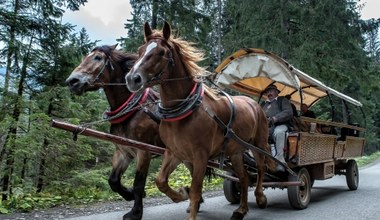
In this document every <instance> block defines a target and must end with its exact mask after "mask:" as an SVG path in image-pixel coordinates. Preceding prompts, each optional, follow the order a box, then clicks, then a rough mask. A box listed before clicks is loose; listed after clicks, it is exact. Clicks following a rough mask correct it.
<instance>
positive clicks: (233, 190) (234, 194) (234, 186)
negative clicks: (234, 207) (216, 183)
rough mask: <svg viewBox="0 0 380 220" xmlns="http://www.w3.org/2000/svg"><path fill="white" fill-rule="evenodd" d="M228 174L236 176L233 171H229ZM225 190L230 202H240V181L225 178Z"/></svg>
mask: <svg viewBox="0 0 380 220" xmlns="http://www.w3.org/2000/svg"><path fill="white" fill-rule="evenodd" d="M228 175H230V176H234V175H233V174H232V173H228ZM223 191H224V196H225V197H226V199H227V201H229V202H230V203H232V204H238V203H239V202H240V184H239V183H238V182H235V181H232V180H229V179H224V182H223Z"/></svg>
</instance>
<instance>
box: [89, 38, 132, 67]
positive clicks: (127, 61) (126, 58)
mask: <svg viewBox="0 0 380 220" xmlns="http://www.w3.org/2000/svg"><path fill="white" fill-rule="evenodd" d="M92 51H100V52H103V53H105V54H106V56H107V57H109V58H110V59H111V60H113V61H114V62H116V63H117V64H118V65H119V66H120V68H121V70H122V72H124V73H127V72H129V70H130V69H131V68H132V67H133V65H134V64H135V62H136V60H137V59H138V55H137V54H133V53H127V52H124V51H121V50H116V49H114V47H113V46H108V45H103V46H98V47H95V48H94V49H93V50H92Z"/></svg>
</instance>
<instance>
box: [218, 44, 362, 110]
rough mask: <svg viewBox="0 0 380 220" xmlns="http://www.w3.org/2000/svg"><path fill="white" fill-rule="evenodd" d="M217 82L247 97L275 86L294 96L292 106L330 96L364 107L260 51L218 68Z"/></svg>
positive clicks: (238, 56)
mask: <svg viewBox="0 0 380 220" xmlns="http://www.w3.org/2000/svg"><path fill="white" fill-rule="evenodd" d="M216 73H217V75H216V77H215V80H214V81H215V83H216V84H217V85H219V86H221V87H222V88H223V87H229V88H232V89H234V90H237V91H240V92H243V93H247V94H248V95H253V96H260V95H262V92H263V91H264V90H265V88H266V87H267V86H268V85H270V84H274V85H276V86H277V88H278V89H279V90H280V95H283V96H285V95H291V100H292V102H293V103H297V104H299V103H301V93H300V90H302V102H303V103H305V104H307V105H311V104H313V103H314V102H316V101H318V100H319V99H320V98H322V97H325V96H327V94H328V93H330V94H333V95H335V96H337V97H339V98H341V99H344V100H346V101H348V102H350V103H352V104H354V105H356V106H362V104H361V103H360V102H359V101H357V100H355V99H353V98H351V97H349V96H346V95H344V94H342V93H340V92H338V91H336V90H334V89H332V88H330V87H328V86H326V85H324V84H323V83H322V82H320V81H319V80H316V79H314V78H312V77H311V76H309V75H307V74H306V73H304V72H302V71H300V70H298V69H296V68H294V67H293V66H291V65H289V64H288V63H287V62H286V61H285V60H283V59H281V58H279V57H278V56H276V55H274V54H272V53H269V52H266V51H264V50H260V49H249V50H248V51H247V50H240V51H238V52H236V53H235V54H233V55H232V56H230V57H229V58H227V59H226V60H225V61H224V62H223V63H222V64H221V65H220V66H219V67H218V68H217V69H216Z"/></svg>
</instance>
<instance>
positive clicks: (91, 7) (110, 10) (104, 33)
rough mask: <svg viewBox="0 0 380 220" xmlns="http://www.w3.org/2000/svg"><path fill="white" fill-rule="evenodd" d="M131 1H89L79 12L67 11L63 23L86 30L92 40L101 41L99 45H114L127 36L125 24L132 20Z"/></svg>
mask: <svg viewBox="0 0 380 220" xmlns="http://www.w3.org/2000/svg"><path fill="white" fill-rule="evenodd" d="M131 11H132V8H131V6H130V4H129V0H88V2H87V3H86V4H85V5H84V6H81V7H80V8H79V10H78V11H70V10H68V11H66V12H65V14H64V15H63V18H62V21H63V23H66V22H67V23H71V24H73V25H76V30H77V31H79V30H81V29H82V28H85V29H86V31H87V33H88V35H89V36H90V39H91V40H93V41H94V40H101V41H100V42H98V45H113V44H115V43H117V42H116V39H118V38H120V37H126V36H127V30H126V29H124V24H125V23H127V19H131V18H132V15H131Z"/></svg>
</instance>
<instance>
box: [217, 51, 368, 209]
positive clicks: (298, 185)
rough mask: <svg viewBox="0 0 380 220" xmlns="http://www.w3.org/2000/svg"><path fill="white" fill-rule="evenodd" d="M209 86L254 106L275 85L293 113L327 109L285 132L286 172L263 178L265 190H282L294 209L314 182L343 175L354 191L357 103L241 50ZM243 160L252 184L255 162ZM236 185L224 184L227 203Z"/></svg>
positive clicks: (359, 129)
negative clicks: (240, 95)
mask: <svg viewBox="0 0 380 220" xmlns="http://www.w3.org/2000/svg"><path fill="white" fill-rule="evenodd" d="M214 83H215V84H216V85H218V86H220V87H222V88H223V89H224V90H226V89H230V90H233V91H237V92H240V93H243V94H245V95H248V96H251V97H253V98H255V99H256V100H257V101H259V102H260V101H261V99H262V98H263V91H264V90H265V88H266V87H267V86H268V85H271V84H274V85H276V86H277V88H278V89H279V90H280V93H279V96H288V97H290V101H291V103H293V104H294V105H295V106H296V108H297V109H298V110H299V109H300V105H301V104H302V103H303V104H306V105H307V106H309V107H310V106H313V105H316V104H317V103H321V104H324V105H321V106H331V107H330V109H329V110H326V112H325V113H324V114H323V115H322V116H321V118H320V119H315V118H307V117H302V116H301V117H294V118H293V120H292V122H293V127H294V130H293V131H290V132H288V134H287V143H286V147H285V149H286V151H285V155H286V156H285V157H286V158H285V160H286V162H287V165H288V167H289V168H290V170H289V169H288V171H290V172H288V171H286V172H285V173H273V174H270V173H269V174H268V175H267V176H266V178H265V182H264V186H265V187H275V188H287V192H288V199H289V202H290V205H291V206H292V207H293V208H295V209H304V208H306V207H307V206H308V204H309V201H310V196H311V188H312V186H313V183H314V180H326V179H329V178H332V177H333V176H335V175H345V176H346V182H347V186H348V188H349V189H350V190H356V189H357V188H358V185H359V171H358V166H357V164H356V162H355V160H354V159H353V158H355V157H360V156H362V155H363V149H364V143H365V139H364V134H365V128H364V127H365V120H363V119H364V113H363V111H362V104H361V103H360V102H359V101H357V100H355V99H353V98H351V97H349V96H347V95H345V94H343V93H340V92H338V91H336V90H334V89H332V88H330V87H328V86H326V85H325V84H323V83H322V82H320V81H318V80H316V79H314V78H313V77H311V76H309V75H307V74H306V73H304V72H302V71H300V70H299V69H297V68H295V67H294V66H292V65H290V64H289V63H288V62H287V61H285V60H284V59H282V58H280V57H279V56H277V55H275V54H273V53H271V52H268V51H265V50H262V49H255V48H244V49H241V50H239V51H237V52H235V53H234V54H232V55H231V56H230V57H228V58H227V59H225V60H224V61H223V62H222V63H221V64H220V65H219V66H218V67H217V68H216V70H215V79H214ZM247 157H248V156H246V161H248V162H247V170H248V171H249V172H250V173H251V176H252V178H253V179H254V177H255V175H254V172H255V169H254V159H252V158H249V157H248V158H247ZM291 171H294V173H293V172H291ZM229 175H233V173H229ZM251 182H252V183H254V182H255V181H251ZM237 185H238V182H236V180H235V179H232V178H226V179H225V180H224V187H223V188H224V194H225V197H226V199H227V200H228V201H229V202H231V203H237V202H238V201H239V198H240V197H239V190H238V189H239V188H238V187H237ZM251 186H254V185H253V184H251Z"/></svg>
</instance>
